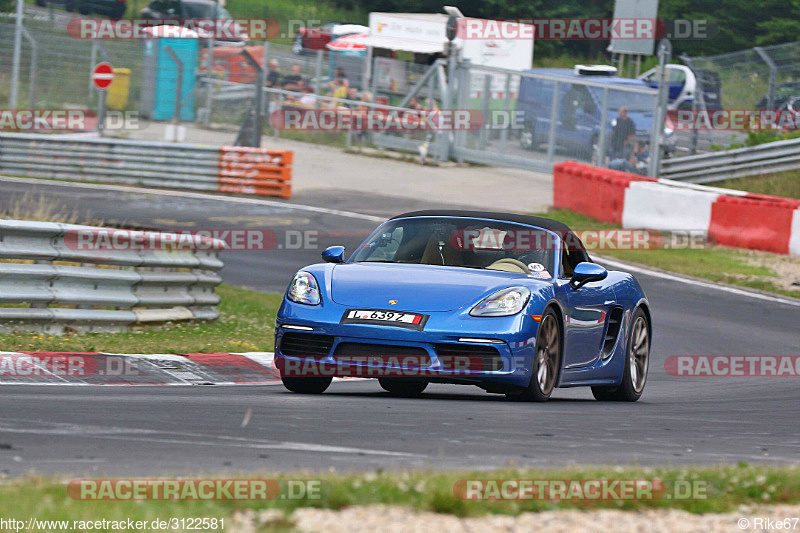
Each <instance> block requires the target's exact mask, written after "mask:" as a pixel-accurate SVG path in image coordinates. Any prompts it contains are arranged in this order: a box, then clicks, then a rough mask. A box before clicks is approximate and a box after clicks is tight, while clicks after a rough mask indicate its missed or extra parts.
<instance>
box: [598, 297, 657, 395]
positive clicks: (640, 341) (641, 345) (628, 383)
mask: <svg viewBox="0 0 800 533" xmlns="http://www.w3.org/2000/svg"><path fill="white" fill-rule="evenodd" d="M642 335H643V336H642ZM634 367H635V368H636V370H634ZM649 367H650V323H649V322H648V320H647V315H646V314H645V312H644V311H642V309H641V308H639V309H636V311H634V312H633V315H632V316H631V333H630V335H629V336H628V344H627V345H626V346H625V366H624V368H623V370H622V382H621V383H620V384H619V386H618V387H592V395H594V398H595V400H599V401H601V402H635V401H636V400H638V399H639V398H641V397H642V393H643V392H644V386H645V384H646V383H647V370H648V368H649Z"/></svg>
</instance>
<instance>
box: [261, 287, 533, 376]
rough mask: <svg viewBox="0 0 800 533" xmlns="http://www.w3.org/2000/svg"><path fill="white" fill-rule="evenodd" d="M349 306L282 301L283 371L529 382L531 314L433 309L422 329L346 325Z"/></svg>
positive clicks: (279, 343) (279, 339)
mask: <svg viewBox="0 0 800 533" xmlns="http://www.w3.org/2000/svg"><path fill="white" fill-rule="evenodd" d="M347 309H348V308H347V307H345V306H341V305H338V304H334V303H331V302H330V301H328V302H325V304H324V306H323V305H320V306H307V305H302V304H296V303H293V302H289V301H287V300H285V299H284V302H283V304H282V305H281V308H280V309H279V311H278V317H277V319H276V328H275V362H276V365H277V367H278V369H279V370H280V371H281V373H282V375H287V376H288V375H291V376H305V377H311V376H325V377H327V376H335V377H353V376H357V377H372V378H379V377H408V378H412V379H419V378H424V379H428V380H431V381H438V382H445V383H472V384H477V385H480V384H481V383H487V384H492V383H495V384H502V385H515V386H527V385H528V383H529V382H530V376H531V370H530V369H531V368H532V365H533V360H534V353H535V342H536V330H537V327H538V323H537V322H535V321H534V320H533V318H531V317H530V316H529V315H526V314H523V313H520V314H517V315H514V316H510V317H472V316H470V315H469V309H459V310H456V311H446V312H428V313H425V314H427V315H429V318H428V321H427V322H426V324H425V328H424V330H422V331H417V330H411V329H407V328H399V327H393V326H385V325H372V324H341V323H340V320H341V318H342V316H343V315H344V313H345V311H346V310H347ZM406 311H408V312H419V311H415V310H406ZM287 334H288V335H290V337H287V343H286V347H287V349H284V342H283V340H284V336H286V335H287ZM312 335H316V336H318V337H309V336H312ZM302 336H306V337H302ZM304 338H308V339H310V341H316V342H309V344H308V345H309V346H312V347H313V350H310V351H313V353H307V354H306V353H303V352H302V350H300V349H298V346H299V345H300V344H298V343H297V342H296V341H297V339H304ZM290 339H291V349H288V347H290V343H289V342H288V341H289V340H290ZM488 341H491V342H488ZM359 348H360V349H359ZM372 352H374V353H372ZM490 354H495V355H492V356H491V357H489V355H490Z"/></svg>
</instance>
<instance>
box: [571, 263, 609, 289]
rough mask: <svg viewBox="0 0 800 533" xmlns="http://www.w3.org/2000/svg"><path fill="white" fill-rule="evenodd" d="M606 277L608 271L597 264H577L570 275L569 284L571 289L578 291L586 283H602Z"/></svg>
mask: <svg viewBox="0 0 800 533" xmlns="http://www.w3.org/2000/svg"><path fill="white" fill-rule="evenodd" d="M607 277H608V270H606V269H605V268H603V267H601V266H600V265H598V264H597V263H588V262H584V263H578V264H577V265H575V270H574V271H573V273H572V279H570V280H569V284H570V286H571V287H572V288H573V289H576V290H577V289H580V288H581V287H583V286H584V285H586V284H587V283H591V282H593V281H602V280H604V279H606V278H607Z"/></svg>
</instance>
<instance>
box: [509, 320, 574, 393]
mask: <svg viewBox="0 0 800 533" xmlns="http://www.w3.org/2000/svg"><path fill="white" fill-rule="evenodd" d="M560 370H561V328H560V326H559V322H558V317H557V316H556V314H555V312H554V311H553V310H552V309H548V310H547V311H546V312H545V313H544V315H542V320H541V322H539V332H538V333H537V334H536V357H535V359H534V361H533V375H532V376H531V382H530V384H529V385H528V386H527V387H525V388H524V389H521V390H519V391H515V392H510V393H507V394H506V396H508V397H509V398H510V399H512V400H520V401H527V402H546V401H547V400H549V399H550V395H551V394H552V393H553V389H555V388H556V384H557V383H558V374H559V372H560Z"/></svg>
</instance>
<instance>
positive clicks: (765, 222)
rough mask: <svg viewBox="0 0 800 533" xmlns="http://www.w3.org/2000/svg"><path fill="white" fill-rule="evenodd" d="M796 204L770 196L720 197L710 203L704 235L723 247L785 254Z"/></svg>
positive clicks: (787, 248) (787, 249)
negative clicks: (709, 216) (708, 220)
mask: <svg viewBox="0 0 800 533" xmlns="http://www.w3.org/2000/svg"><path fill="white" fill-rule="evenodd" d="M758 196H761V197H760V198H759V197H758ZM797 205H798V202H794V201H792V200H791V199H789V198H777V197H774V196H772V197H770V196H763V195H752V196H750V195H748V196H747V197H745V198H743V197H738V196H720V197H719V198H717V201H716V202H714V204H713V205H712V206H711V224H710V225H709V228H708V236H709V237H710V238H711V240H713V241H714V242H717V243H719V244H723V245H725V246H735V247H737V248H750V249H752V250H765V251H767V252H775V253H778V254H788V253H789V241H790V238H791V236H792V217H793V216H794V211H795V209H797Z"/></svg>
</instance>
